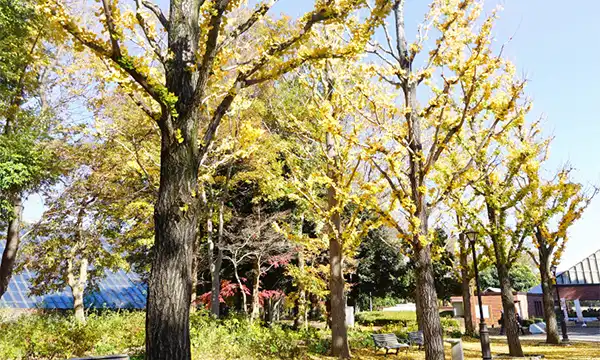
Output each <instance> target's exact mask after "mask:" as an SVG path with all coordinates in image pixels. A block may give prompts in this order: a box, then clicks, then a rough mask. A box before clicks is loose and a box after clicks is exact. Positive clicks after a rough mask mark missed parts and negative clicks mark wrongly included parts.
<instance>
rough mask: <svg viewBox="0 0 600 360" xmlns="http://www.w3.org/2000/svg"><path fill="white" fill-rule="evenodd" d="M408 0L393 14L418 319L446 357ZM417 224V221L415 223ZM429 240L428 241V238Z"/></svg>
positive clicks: (430, 355)
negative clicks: (408, 27)
mask: <svg viewBox="0 0 600 360" xmlns="http://www.w3.org/2000/svg"><path fill="white" fill-rule="evenodd" d="M404 4H405V0H395V1H394V4H393V13H394V20H395V32H396V50H397V52H398V54H397V55H398V57H397V60H398V66H399V67H400V68H401V69H402V70H403V72H398V75H397V76H398V80H399V83H400V84H401V87H402V92H403V94H404V106H406V107H407V108H408V109H410V111H407V112H405V115H404V120H405V122H406V126H407V129H408V131H407V134H406V139H405V140H406V143H407V145H408V149H407V150H408V153H409V156H408V179H409V182H410V198H411V200H412V203H413V205H414V212H413V213H412V214H410V215H411V217H412V218H411V219H409V222H410V223H411V225H410V226H409V228H410V231H409V234H410V236H411V237H412V238H411V248H412V250H413V254H412V261H413V262H414V264H415V270H416V285H417V289H416V293H417V294H416V298H417V304H418V305H417V310H418V316H417V319H418V322H419V326H420V328H421V329H422V331H423V337H424V340H425V357H426V358H427V360H444V343H443V341H442V325H441V321H440V313H439V309H438V303H437V293H436V290H435V279H434V276H433V266H432V263H431V244H430V243H427V244H424V243H423V240H422V239H423V238H424V239H428V238H429V231H428V222H429V209H428V204H427V201H426V199H425V193H424V191H423V188H424V187H425V188H426V187H427V184H426V176H427V170H426V164H425V160H424V159H423V157H422V156H420V155H422V154H423V141H422V131H423V129H422V126H421V119H420V117H419V112H418V108H419V104H418V102H417V86H418V83H417V82H416V81H415V80H414V78H413V76H412V73H413V71H412V59H411V58H410V56H409V50H408V42H407V40H406V31H405V26H404ZM415 223H418V225H416V224H415ZM426 241H427V240H426Z"/></svg>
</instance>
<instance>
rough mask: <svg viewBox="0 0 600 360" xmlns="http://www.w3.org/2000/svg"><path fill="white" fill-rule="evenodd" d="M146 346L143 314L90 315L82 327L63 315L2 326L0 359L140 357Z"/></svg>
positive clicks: (27, 318) (25, 318) (29, 318)
mask: <svg viewBox="0 0 600 360" xmlns="http://www.w3.org/2000/svg"><path fill="white" fill-rule="evenodd" d="M143 346H144V314H143V313H141V312H128V313H106V314H104V315H95V314H91V315H90V316H88V319H87V323H86V324H79V323H77V322H75V321H74V320H73V319H72V318H71V317H67V316H64V315H61V314H41V315H40V314H36V315H27V316H21V317H19V318H18V319H16V320H15V321H10V322H5V323H2V324H0V358H2V359H52V358H71V357H81V356H86V355H90V354H95V355H108V354H115V353H122V352H128V353H129V354H131V355H136V354H139V353H140V351H141V350H142V349H143Z"/></svg>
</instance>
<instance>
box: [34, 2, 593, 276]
mask: <svg viewBox="0 0 600 360" xmlns="http://www.w3.org/2000/svg"><path fill="white" fill-rule="evenodd" d="M165 2H166V1H161V3H165ZM255 2H256V1H250V3H255ZM427 3H428V1H424V0H407V11H406V26H407V28H408V29H410V28H412V29H416V26H417V24H418V23H419V22H420V21H421V20H422V19H423V15H424V14H425V11H426V10H427ZM312 4H313V1H311V0H279V2H278V4H277V5H276V6H275V7H274V8H273V9H272V10H271V14H273V15H275V14H279V13H282V12H283V13H286V14H288V15H291V16H292V17H296V16H298V15H300V14H302V13H303V12H304V11H306V10H309V9H310V8H311V5H312ZM498 4H499V5H502V6H503V8H504V10H503V11H502V12H501V13H500V19H499V20H498V22H497V25H496V28H495V34H496V37H497V39H498V41H499V42H501V43H503V42H505V41H506V40H508V39H509V38H510V37H513V39H512V41H511V42H510V43H509V44H508V46H507V48H506V52H505V54H506V55H507V56H508V57H509V58H510V59H511V60H512V61H513V62H515V64H516V65H517V68H518V69H519V70H520V72H521V73H523V74H525V75H526V77H527V78H528V79H529V80H530V82H529V85H528V87H527V93H528V95H529V96H530V97H531V98H532V99H533V103H534V108H533V111H532V113H531V114H530V116H531V120H533V119H535V118H538V117H539V116H541V115H543V116H544V118H545V121H544V131H545V132H546V133H547V134H548V135H553V136H554V137H555V139H554V141H553V143H552V147H551V153H550V160H549V161H548V163H547V164H546V167H547V168H548V170H555V169H557V168H558V167H560V166H561V165H562V164H564V163H565V162H569V163H570V164H572V165H573V166H574V167H575V168H576V169H577V172H576V174H575V177H576V179H577V180H578V181H580V182H583V183H586V184H589V183H596V184H600V159H598V158H599V157H600V119H599V117H600V116H599V115H598V109H597V107H598V106H599V105H600V91H599V90H598V87H600V66H598V63H599V57H600V47H599V46H598V43H599V38H598V37H599V36H600V20H598V14H600V1H597V0H578V1H574V2H572V3H565V2H564V1H560V2H559V1H558V0H526V1H525V0H505V1H491V0H489V1H487V2H486V8H492V7H493V6H495V5H498ZM413 32H414V31H412V32H411V31H409V32H408V33H409V35H410V34H411V33H413ZM42 209H43V205H42V203H41V199H40V198H39V197H38V196H32V197H31V199H30V200H29V201H28V202H26V208H25V219H26V220H29V221H31V220H36V219H37V218H39V216H40V214H41V212H42ZM596 221H599V222H600V197H598V198H597V199H595V200H594V202H593V203H592V204H591V206H590V207H589V208H588V210H587V211H586V213H585V214H584V216H583V218H582V219H581V220H580V221H579V222H578V223H576V224H575V225H574V226H573V227H572V228H571V230H570V233H569V235H570V240H569V243H568V246H567V248H566V251H565V253H564V257H563V261H562V263H561V266H560V268H561V269H564V268H566V267H568V266H571V265H573V264H575V263H576V262H578V261H579V260H581V259H583V258H584V257H586V256H588V255H589V254H591V253H592V252H593V251H595V250H597V249H598V248H600V235H598V228H597V227H596V225H597V224H596Z"/></svg>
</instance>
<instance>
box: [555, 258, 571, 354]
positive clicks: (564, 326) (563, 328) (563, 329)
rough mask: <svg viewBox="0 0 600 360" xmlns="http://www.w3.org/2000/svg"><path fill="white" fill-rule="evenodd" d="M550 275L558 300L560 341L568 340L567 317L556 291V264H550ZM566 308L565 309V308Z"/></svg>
mask: <svg viewBox="0 0 600 360" xmlns="http://www.w3.org/2000/svg"><path fill="white" fill-rule="evenodd" d="M552 275H553V276H554V289H555V290H556V298H557V300H558V310H559V311H558V312H559V313H560V316H559V318H560V330H561V332H562V341H563V342H568V341H569V334H567V319H565V314H564V312H563V310H562V302H561V301H560V294H559V292H558V279H557V278H556V265H552ZM565 310H566V309H565Z"/></svg>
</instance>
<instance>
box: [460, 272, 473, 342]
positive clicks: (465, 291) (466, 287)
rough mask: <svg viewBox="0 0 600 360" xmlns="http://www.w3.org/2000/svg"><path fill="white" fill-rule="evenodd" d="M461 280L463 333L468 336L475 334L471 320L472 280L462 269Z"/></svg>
mask: <svg viewBox="0 0 600 360" xmlns="http://www.w3.org/2000/svg"><path fill="white" fill-rule="evenodd" d="M461 273H463V274H462V281H461V290H462V298H463V313H464V317H465V333H466V334H467V335H469V336H473V335H475V333H476V332H475V322H474V321H473V320H474V319H473V313H472V311H471V310H472V306H473V305H472V303H471V297H472V296H473V286H472V284H473V282H472V281H471V279H470V278H469V277H468V275H465V274H464V271H463V270H461Z"/></svg>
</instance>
